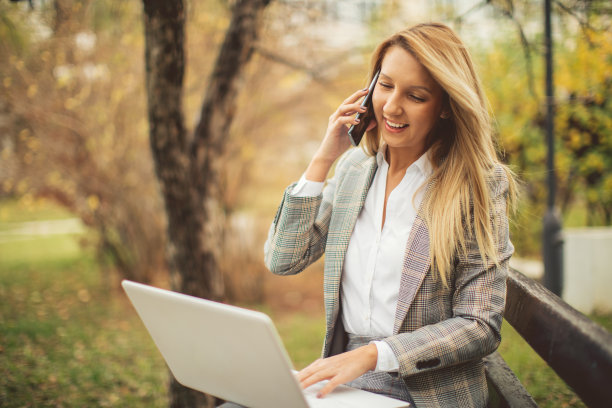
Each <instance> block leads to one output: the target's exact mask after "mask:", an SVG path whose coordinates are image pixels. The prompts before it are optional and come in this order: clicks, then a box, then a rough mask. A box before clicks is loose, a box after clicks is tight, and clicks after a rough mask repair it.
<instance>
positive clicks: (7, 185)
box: [2, 180, 13, 193]
mask: <svg viewBox="0 0 612 408" xmlns="http://www.w3.org/2000/svg"><path fill="white" fill-rule="evenodd" d="M2 189H3V190H4V192H5V193H10V192H11V190H12V189H13V182H12V181H11V180H4V183H2Z"/></svg>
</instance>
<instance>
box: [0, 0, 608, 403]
mask: <svg viewBox="0 0 612 408" xmlns="http://www.w3.org/2000/svg"><path fill="white" fill-rule="evenodd" d="M144 3H146V1H145V2H144ZM238 3H240V2H231V1H230V2H228V1H222V0H199V1H196V0H189V1H186V3H185V9H184V17H185V21H184V29H185V39H184V49H185V56H186V58H185V76H184V83H183V86H182V96H181V100H182V115H183V120H182V121H183V123H184V131H185V134H186V135H187V138H188V139H189V138H190V137H191V138H193V137H197V132H198V126H199V125H201V124H202V123H201V122H202V120H201V119H202V115H204V113H203V111H202V110H201V109H202V104H203V100H206V95H210V93H208V92H209V91H210V89H211V75H212V74H213V69H214V67H215V61H216V58H217V54H218V52H219V49H220V47H221V44H222V43H223V41H224V38H226V33H227V29H228V26H229V25H230V21H231V19H232V15H233V14H232V13H234V11H233V10H234V9H233V8H232V7H233V6H234V5H235V4H238ZM553 13H554V14H553V24H554V44H555V54H554V58H555V59H554V69H555V86H556V99H555V102H556V110H557V116H556V119H555V138H556V163H557V179H558V185H557V188H558V190H557V204H558V208H559V211H560V214H561V216H562V220H563V226H564V228H571V227H598V226H599V227H602V226H610V225H611V224H612V172H611V170H612V95H611V91H612V30H610V25H611V23H612V20H611V18H612V6H611V5H610V3H609V2H608V1H605V0H557V1H553ZM432 20H433V21H441V22H444V23H446V24H449V25H451V26H452V27H453V28H454V29H456V30H457V32H458V33H459V35H460V36H461V37H462V38H463V39H464V41H465V42H466V43H467V44H468V46H469V49H470V51H471V52H472V54H473V56H474V58H475V60H476V62H477V68H478V71H479V72H480V75H481V77H482V80H483V83H484V86H485V89H486V92H487V95H488V97H489V99H490V103H491V109H492V112H493V113H494V116H495V118H496V128H497V136H498V139H499V144H500V155H501V157H502V158H503V160H504V161H506V162H508V163H509V164H511V165H512V166H513V169H514V170H515V171H516V173H517V174H518V175H519V177H520V179H521V180H522V182H523V189H522V193H523V194H522V199H521V202H520V206H519V209H518V212H517V214H516V216H514V218H513V219H512V230H511V238H512V241H513V243H514V245H515V247H516V255H515V257H516V258H517V259H518V260H523V261H524V262H532V263H534V264H536V265H538V262H539V261H540V260H541V255H540V251H541V234H542V217H543V215H544V213H545V210H546V194H547V189H546V175H547V173H546V167H545V159H546V144H545V136H544V135H545V113H546V105H545V102H546V100H545V96H544V65H543V63H544V57H543V54H544V46H543V41H542V37H543V32H544V29H543V21H544V17H543V4H542V2H541V1H535V0H486V1H480V0H436V1H425V0H422V1H421V0H415V1H397V0H389V1H385V0H372V1H366V0H343V1H325V0H319V1H315V0H312V1H307V0H300V1H298V0H277V1H272V2H270V4H269V5H267V6H265V9H264V10H263V13H262V14H261V15H260V17H259V18H258V19H257V20H256V21H257V24H258V38H257V41H255V42H254V44H253V45H252V46H253V52H252V55H250V56H249V57H250V60H248V61H247V62H246V63H245V64H244V66H243V67H242V71H241V74H240V76H239V77H238V79H237V80H236V82H235V84H236V89H237V92H236V94H235V103H234V105H231V106H230V107H231V108H232V109H231V114H229V113H227V115H228V116H229V121H228V122H227V123H228V127H227V132H225V133H224V134H223V138H222V142H220V141H219V140H216V142H215V143H217V145H215V146H212V145H210V146H209V147H210V149H211V151H212V152H213V154H214V166H215V171H214V172H211V173H210V174H212V175H213V176H214V177H215V180H216V189H215V190H214V191H216V194H217V195H216V197H215V199H216V200H217V209H216V211H217V212H216V213H214V214H215V215H214V217H215V222H216V224H217V225H216V226H215V228H218V230H219V231H222V233H219V234H217V235H216V236H217V239H216V240H214V242H212V243H208V244H207V245H212V246H214V248H215V252H214V257H215V264H214V265H215V269H216V270H218V276H219V277H218V278H216V279H217V280H216V283H215V285H216V289H215V290H214V293H215V294H216V296H217V297H218V298H220V300H223V301H227V302H230V303H234V304H239V305H243V306H246V307H250V308H255V309H259V310H263V311H265V312H267V313H269V314H270V315H271V316H272V318H273V319H274V321H275V323H276V324H277V327H278V329H279V331H280V334H281V337H282V338H283V340H284V342H285V345H286V347H287V348H288V351H289V354H290V356H291V358H292V360H293V361H294V364H295V366H296V368H302V367H304V366H305V365H306V364H308V363H309V362H310V361H312V360H314V359H316V358H317V357H318V356H319V353H320V350H321V346H322V340H323V333H324V317H323V302H322V274H321V272H322V268H321V264H316V265H313V266H312V267H311V268H310V269H309V270H308V271H307V272H306V273H304V274H302V275H300V276H296V277H286V278H281V277H276V276H272V275H271V274H270V273H269V272H267V271H266V270H265V267H264V265H263V260H262V255H263V242H264V241H265V238H266V233H267V228H268V226H269V224H270V222H271V221H272V218H273V216H274V214H275V210H276V207H277V205H278V203H279V200H280V198H281V197H282V193H283V190H284V188H285V187H286V186H287V185H288V184H289V183H291V182H292V181H295V180H297V179H298V178H299V177H300V175H301V173H302V172H303V171H304V169H305V167H306V165H307V164H308V161H309V159H310V157H311V155H312V154H313V153H314V151H315V149H316V148H317V146H318V143H319V141H320V140H321V138H322V136H323V134H324V131H325V128H326V125H327V119H328V117H329V115H330V114H331V112H333V111H334V110H335V109H336V107H337V106H338V104H339V103H340V102H341V101H342V100H343V99H345V98H346V96H347V95H349V94H351V93H352V92H354V90H356V89H359V88H361V87H363V86H364V85H366V83H365V81H366V75H367V72H368V66H369V56H370V54H371V52H372V51H373V49H374V47H375V46H376V44H378V43H379V42H380V41H381V40H382V39H384V38H385V37H386V36H388V35H390V34H392V33H393V32H395V31H397V30H399V29H401V28H404V27H406V26H408V25H411V24H414V23H418V22H423V21H432ZM144 22H145V18H144V8H143V2H140V1H135V0H133V1H113V0H95V1H94V0H39V1H36V0H32V1H30V2H27V1H25V2H9V1H8V0H0V405H1V406H3V407H26V406H28V407H29V406H32V407H38V406H41V407H44V406H65V407H72V406H75V407H77V406H78V407H80V406H147V407H149V406H160V407H161V406H167V405H168V404H169V401H170V396H169V394H168V386H167V383H168V381H169V374H168V372H167V369H166V367H165V364H164V362H163V360H162V359H161V356H160V355H159V353H158V351H157V349H156V348H155V346H154V345H153V343H152V341H151V340H150V338H149V337H148V334H147V333H146V331H145V329H144V327H143V326H142V324H141V323H140V321H139V320H138V318H137V316H136V315H135V313H134V311H133V309H132V308H131V306H130V304H129V303H128V302H127V299H126V298H125V296H124V295H123V293H122V291H121V290H120V289H119V286H118V283H119V282H120V280H121V279H123V278H129V279H133V280H138V281H141V282H147V283H151V284H154V285H157V286H161V287H166V288H169V287H176V285H177V284H176V282H177V278H176V276H177V275H176V271H172V269H173V267H172V266H169V264H168V262H167V260H166V254H167V253H168V251H167V249H168V248H169V247H171V248H172V247H173V246H172V245H171V244H172V243H171V242H170V243H169V242H168V234H167V229H168V228H167V226H168V214H169V212H168V211H167V208H166V206H165V204H164V192H165V190H164V188H160V181H159V180H160V179H159V177H158V176H159V174H160V172H159V169H157V171H156V164H155V160H154V157H153V155H152V149H151V146H152V144H153V145H154V143H152V141H151V135H150V129H151V126H150V122H149V117H150V115H148V113H147V86H146V81H145V78H146V75H147V74H146V64H145V45H146V44H145V27H144V24H145V23H144ZM224 106H226V105H224ZM224 109H225V108H224ZM194 134H196V136H192V135H194ZM190 135H191V136H190ZM219 144H222V145H223V146H222V148H219V146H218V145H219ZM205 147H206V146H205ZM208 214H209V217H212V215H210V214H211V213H208ZM186 224H188V222H186ZM183 227H185V228H187V229H189V227H190V225H183ZM170 252H171V251H170ZM179 275H180V273H179ZM536 277H537V276H536ZM179 280H180V279H179ZM179 286H180V285H179ZM611 289H612V288H611ZM589 317H591V318H592V319H594V320H595V321H597V322H598V323H600V324H601V325H602V326H604V327H605V328H606V329H607V330H609V331H610V330H612V314H611V313H610V312H609V311H601V310H594V311H593V312H592V313H591V314H590V315H589ZM500 351H501V354H502V356H503V357H504V358H505V359H506V360H507V362H508V364H509V365H510V367H511V368H512V369H513V370H514V371H515V372H516V373H517V375H518V377H519V379H520V380H521V381H522V383H523V384H524V385H525V386H526V387H527V389H528V390H529V391H530V392H531V393H532V394H533V396H534V398H535V399H536V401H537V402H538V403H539V404H540V405H541V406H545V407H565V406H583V404H582V402H581V401H580V400H579V398H578V397H576V396H575V394H574V393H573V392H572V390H571V389H569V388H568V387H567V386H566V385H565V384H564V383H563V382H562V381H561V380H560V379H559V378H558V377H557V376H556V375H555V374H554V372H553V371H552V370H551V369H550V368H548V367H547V366H546V364H545V363H544V362H543V361H542V360H541V359H540V358H539V357H538V356H537V355H536V354H535V353H534V352H533V351H532V350H531V349H530V348H529V346H527V345H526V343H525V342H524V341H523V340H522V339H521V338H520V336H519V335H518V334H516V333H515V332H514V330H513V329H512V327H510V326H509V325H505V326H504V328H503V341H502V344H501V346H500Z"/></svg>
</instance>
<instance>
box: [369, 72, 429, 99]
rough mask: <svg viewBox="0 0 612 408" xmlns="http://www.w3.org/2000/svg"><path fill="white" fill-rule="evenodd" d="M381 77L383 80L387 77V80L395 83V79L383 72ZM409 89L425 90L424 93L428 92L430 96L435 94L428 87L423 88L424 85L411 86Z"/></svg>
mask: <svg viewBox="0 0 612 408" xmlns="http://www.w3.org/2000/svg"><path fill="white" fill-rule="evenodd" d="M380 77H381V78H382V77H385V78H387V79H388V80H390V81H393V78H391V77H390V76H389V75H386V74H384V73H383V72H381V73H380ZM409 88H410V89H422V90H424V91H426V92H428V93H430V94H433V92H431V90H430V89H429V88H428V87H426V86H422V85H411V86H409Z"/></svg>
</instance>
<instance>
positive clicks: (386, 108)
mask: <svg viewBox="0 0 612 408" xmlns="http://www.w3.org/2000/svg"><path fill="white" fill-rule="evenodd" d="M402 113H404V110H403V108H402V104H401V103H400V95H399V94H398V92H393V93H391V94H390V95H389V96H388V97H387V100H386V101H385V104H384V105H383V114H384V115H385V116H389V117H394V116H400V115H401V114H402Z"/></svg>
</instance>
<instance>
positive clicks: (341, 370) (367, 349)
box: [297, 344, 378, 398]
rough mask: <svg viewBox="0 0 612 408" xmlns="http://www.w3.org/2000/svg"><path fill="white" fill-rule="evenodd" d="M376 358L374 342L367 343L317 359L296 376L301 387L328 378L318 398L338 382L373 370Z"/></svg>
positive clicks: (330, 390) (332, 388) (347, 380)
mask: <svg viewBox="0 0 612 408" xmlns="http://www.w3.org/2000/svg"><path fill="white" fill-rule="evenodd" d="M377 360H378V349H377V348H376V346H375V345H374V344H368V345H367V346H362V347H359V348H357V349H355V350H351V351H347V352H346V353H342V354H337V355H335V356H332V357H328V358H324V359H318V360H316V361H315V362H314V363H312V364H310V365H309V366H308V367H306V368H304V369H303V370H302V371H300V372H299V373H298V374H297V378H298V381H299V382H300V385H301V386H302V388H308V387H310V386H311V385H312V384H316V383H318V382H319V381H323V380H329V382H328V383H327V384H326V385H325V387H323V388H322V389H321V391H319V394H317V397H318V398H323V397H324V396H326V395H327V394H329V393H330V392H332V391H333V390H334V389H335V388H336V387H337V386H339V385H340V384H344V383H347V382H349V381H353V380H354V379H355V378H357V377H359V376H361V375H362V374H364V373H366V372H368V371H370V370H374V369H375V368H376V361H377Z"/></svg>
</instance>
